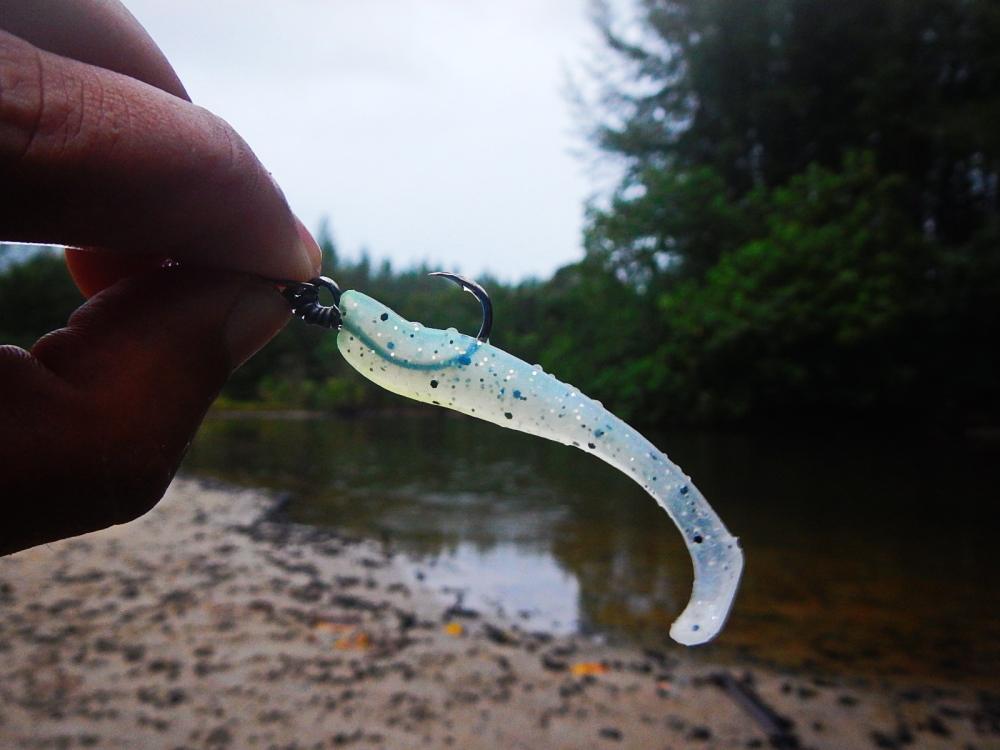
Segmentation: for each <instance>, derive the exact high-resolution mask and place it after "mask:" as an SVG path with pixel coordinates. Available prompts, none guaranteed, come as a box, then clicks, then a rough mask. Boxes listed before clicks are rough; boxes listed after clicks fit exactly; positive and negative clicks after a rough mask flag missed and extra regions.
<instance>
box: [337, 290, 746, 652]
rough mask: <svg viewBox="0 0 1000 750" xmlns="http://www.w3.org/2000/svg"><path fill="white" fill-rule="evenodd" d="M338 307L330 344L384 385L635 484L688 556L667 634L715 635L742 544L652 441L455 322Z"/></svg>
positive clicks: (689, 639)
mask: <svg viewBox="0 0 1000 750" xmlns="http://www.w3.org/2000/svg"><path fill="white" fill-rule="evenodd" d="M339 307H340V312H341V315H342V316H343V320H342V327H341V330H340V333H339V334H338V335H337V347H338V348H339V349H340V352H341V354H343V355H344V358H345V359H346V360H347V361H348V362H349V363H350V364H351V365H352V366H353V367H354V368H355V369H357V370H358V372H360V373H361V374H362V375H364V376H365V377H367V378H368V379H370V380H372V381H374V382H375V383H377V384H378V385H380V386H382V387H383V388H385V389H386V390H389V391H392V392H393V393H398V394H400V395H402V396H406V397H408V398H412V399H416V400H417V401H424V402H426V403H431V404H437V405H438V406H444V407H447V408H449V409H454V410H456V411H460V412H462V413H463V414H468V415H470V416H473V417H478V418H479V419H485V420H486V421H487V422H493V423H494V424H498V425H500V426H501V427H509V428H511V429H514V430H520V431H521V432H527V433H530V434H532V435H538V436H540V437H544V438H548V439H549V440H555V441H556V442H560V443H564V444H566V445H572V446H575V447H577V448H580V449H581V450H584V451H586V452H588V453H592V454H594V455H595V456H597V457H598V458H600V459H601V460H602V461H606V462H607V463H609V464H611V465H612V466H614V467H615V468H616V469H619V470H620V471H622V472H624V473H625V474H627V475H628V476H630V477H631V478H632V479H633V480H635V481H636V482H637V483H638V484H640V485H641V486H642V488H643V489H644V490H646V491H647V492H648V493H649V494H650V495H652V496H653V498H654V499H655V500H656V502H657V503H659V504H660V507H662V508H663V509H664V510H665V511H666V512H667V514H668V515H669V516H670V518H671V519H673V521H674V523H675V524H677V527H678V528H679V529H680V530H681V533H682V534H683V535H684V542H685V544H687V548H688V551H689V552H690V553H691V559H692V561H693V564H694V587H693V591H692V594H691V600H690V601H689V602H688V605H687V607H686V608H685V609H684V611H683V612H682V613H681V615H680V617H678V618H677V620H676V621H675V622H674V624H673V625H672V626H671V628H670V635H671V637H672V638H673V639H674V640H675V641H678V642H679V643H683V644H685V645H687V646H694V645H697V644H700V643H705V642H706V641H709V640H711V639H712V638H714V637H715V636H716V635H717V634H718V632H719V630H720V629H721V628H722V625H723V623H724V622H725V620H726V616H727V615H728V614H729V609H730V607H731V606H732V603H733V598H734V597H735V595H736V588H737V586H738V584H739V580H740V574H741V573H742V571H743V553H742V552H741V551H740V546H739V543H738V541H737V539H736V537H734V536H733V535H732V534H730V533H729V531H728V530H727V529H726V527H725V526H724V525H723V523H722V521H721V520H720V519H719V517H718V516H717V515H716V514H715V511H713V510H712V508H711V507H710V506H709V504H708V502H707V501H706V500H705V498H704V497H703V496H702V494H701V493H700V492H699V491H698V489H697V488H696V487H695V486H694V485H693V484H691V482H690V480H689V479H688V477H687V476H685V475H684V473H683V472H682V471H681V470H680V469H679V468H678V467H677V466H676V465H675V464H673V463H672V462H671V461H670V459H668V458H667V457H666V456H665V455H664V454H663V453H662V452H661V451H659V450H658V449H657V448H656V446H654V445H653V444H652V443H650V442H649V441H648V440H646V439H645V438H644V437H643V436H642V435H640V434H639V433H638V432H636V431H635V430H634V429H632V428H631V427H629V426H628V425H627V424H625V422H623V421H622V420H620V419H618V418H617V417H616V416H614V415H613V414H612V413H611V412H609V411H608V410H607V409H605V408H604V407H603V406H602V405H601V404H600V403H599V402H597V401H594V400H593V399H591V398H588V397H587V396H585V395H583V394H582V393H580V391H578V390H577V389H576V388H574V387H573V386H571V385H567V384H566V383H563V382H560V381H559V380H557V379H556V378H554V377H553V376H552V375H549V374H548V373H545V372H543V371H542V368H541V367H539V366H538V365H529V364H527V363H525V362H523V361H522V360H520V359H518V358H517V357H514V356H512V355H510V354H508V353H507V352H505V351H503V350H501V349H497V348H496V347H495V346H492V345H491V344H489V343H486V342H484V341H480V340H478V339H476V338H473V337H472V336H466V335H464V334H462V333H459V332H458V331H456V330H455V329H454V328H449V329H448V330H446V331H442V330H439V329H435V328H425V327H424V326H422V325H421V324H420V323H411V322H410V321H408V320H405V319H403V318H401V317H400V316H399V315H397V314H396V313H395V312H393V311H392V310H390V309H389V308H388V307H386V306H385V305H383V304H382V303H381V302H379V301H377V300H374V299H372V298H371V297H368V296H366V295H364V294H361V293H360V292H356V291H346V292H344V293H343V296H342V297H341V299H340V305H339ZM484 338H485V337H484Z"/></svg>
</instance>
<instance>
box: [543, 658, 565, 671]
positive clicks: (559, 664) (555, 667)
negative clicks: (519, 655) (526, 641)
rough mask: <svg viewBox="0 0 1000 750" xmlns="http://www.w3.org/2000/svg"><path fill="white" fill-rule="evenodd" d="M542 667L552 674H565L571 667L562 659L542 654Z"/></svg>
mask: <svg viewBox="0 0 1000 750" xmlns="http://www.w3.org/2000/svg"><path fill="white" fill-rule="evenodd" d="M542 666H543V667H545V669H547V670H549V671H550V672H565V671H566V670H567V669H569V665H568V664H567V663H566V662H565V661H563V660H562V659H557V658H556V657H555V656H553V655H552V654H542Z"/></svg>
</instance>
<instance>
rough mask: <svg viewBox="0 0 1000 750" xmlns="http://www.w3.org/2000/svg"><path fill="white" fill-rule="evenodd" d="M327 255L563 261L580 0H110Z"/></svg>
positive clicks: (489, 262) (524, 264)
mask: <svg viewBox="0 0 1000 750" xmlns="http://www.w3.org/2000/svg"><path fill="white" fill-rule="evenodd" d="M126 2H127V4H128V5H129V7H130V9H131V10H132V12H133V13H134V14H135V15H136V16H137V17H138V18H139V20H140V21H141V22H142V23H143V24H144V25H145V26H146V28H147V29H149V31H150V33H151V34H152V35H153V37H154V39H156V40H157V42H158V43H159V45H160V46H161V47H162V48H163V50H164V51H165V52H166V54H167V56H168V57H169V58H170V59H171V61H172V63H173V64H174V66H175V68H176V69H177V71H178V73H179V74H180V76H181V78H182V80H183V81H184V83H185V85H186V86H187V87H188V90H189V92H190V93H191V95H192V97H193V98H194V99H195V101H197V102H198V103H199V104H202V105H204V106H206V107H208V108H209V109H211V110H213V111H215V112H217V113H218V114H220V115H222V116H223V117H225V118H226V119H227V120H229V122H231V123H232V124H233V125H234V126H235V127H236V129H237V130H238V131H239V132H240V133H241V134H242V135H243V136H244V137H245V138H246V139H247V140H248V141H249V142H250V144H251V146H253V148H254V150H255V151H256V152H257V153H258V155H259V156H260V157H261V159H262V160H263V161H264V163H265V164H266V165H267V166H268V167H269V168H270V169H271V170H272V171H273V172H274V174H275V176H276V178H277V179H278V182H279V183H280V184H281V185H282V187H283V188H284V190H285V192H286V194H287V195H288V198H289V201H290V202H291V204H292V206H293V208H294V209H295V210H296V212H297V213H299V215H300V216H301V217H302V219H303V220H304V221H305V222H306V223H307V224H308V225H310V226H313V227H315V226H317V225H318V223H319V221H320V219H321V217H322V216H324V215H329V216H330V218H331V222H332V226H333V229H334V233H335V235H336V237H337V240H338V242H339V244H340V246H341V249H342V251H344V252H346V253H348V254H354V253H356V252H357V250H358V249H359V247H360V246H361V245H367V246H368V247H369V248H370V249H371V251H372V253H373V254H374V255H375V256H376V257H382V256H387V257H389V258H391V259H392V260H393V261H394V262H397V263H409V262H411V261H415V260H421V259H428V260H431V261H433V262H436V263H440V264H441V265H443V266H446V267H449V268H451V267H456V266H457V267H460V268H461V269H462V270H463V271H465V272H468V273H471V274H478V273H481V272H482V271H484V270H489V271H491V272H493V273H495V274H497V275H498V276H500V277H501V278H508V279H509V278H517V277H520V276H524V275H527V274H548V273H550V272H551V271H552V270H553V269H555V268H556V267H557V266H559V265H561V264H563V263H566V262H569V261H572V260H575V259H577V258H579V257H580V254H581V250H580V226H581V220H582V205H583V201H584V199H585V198H586V196H587V195H588V193H589V184H588V179H587V176H586V169H585V165H584V164H582V163H580V162H579V161H578V160H577V159H576V158H575V157H574V156H572V155H571V153H570V152H571V149H573V148H575V147H578V146H579V142H578V141H577V140H576V136H575V135H574V132H575V130H574V123H573V121H572V115H571V111H570V106H569V105H568V104H567V102H566V101H565V100H564V98H563V93H562V92H563V82H564V73H565V67H566V66H567V65H575V64H576V63H577V62H578V61H580V60H581V59H583V57H584V55H585V54H586V49H587V44H588V43H589V42H590V39H591V29H590V26H589V23H588V20H587V3H586V2H585V0H544V1H543V2H540V1H539V0H509V1H508V2H502V3H494V2H486V1H485V0H477V1H475V2H473V1H470V0H466V1H464V2H462V1H460V0H423V1H422V2H419V1H418V0H366V1H364V2H362V1H361V0H337V1H334V0H288V1H286V2H281V3H278V2H266V1H264V0H239V1H237V0H215V1H214V2H203V1H199V2H194V1H193V0H179V1H178V0H174V2H170V3H165V2H162V0H126Z"/></svg>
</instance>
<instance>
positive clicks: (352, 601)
mask: <svg viewBox="0 0 1000 750" xmlns="http://www.w3.org/2000/svg"><path fill="white" fill-rule="evenodd" d="M332 602H333V604H334V605H336V606H338V607H342V608H343V609H360V610H364V611H365V612H377V611H378V610H379V606H378V605H377V604H373V603H372V602H370V601H368V600H367V599H362V598H361V597H359V596H350V595H349V594H337V595H336V596H334V597H333V599H332Z"/></svg>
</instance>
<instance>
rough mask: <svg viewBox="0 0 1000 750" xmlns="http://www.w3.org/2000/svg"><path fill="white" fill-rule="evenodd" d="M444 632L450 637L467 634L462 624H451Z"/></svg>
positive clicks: (446, 626) (445, 627)
mask: <svg viewBox="0 0 1000 750" xmlns="http://www.w3.org/2000/svg"><path fill="white" fill-rule="evenodd" d="M444 632H446V633H447V634H448V635H462V633H464V632H465V628H463V627H462V623H460V622H449V623H448V624H447V625H445V626H444Z"/></svg>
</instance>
